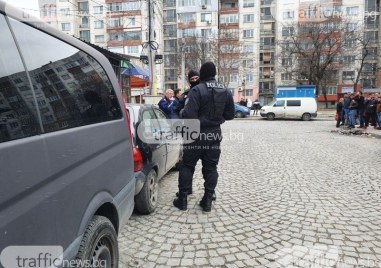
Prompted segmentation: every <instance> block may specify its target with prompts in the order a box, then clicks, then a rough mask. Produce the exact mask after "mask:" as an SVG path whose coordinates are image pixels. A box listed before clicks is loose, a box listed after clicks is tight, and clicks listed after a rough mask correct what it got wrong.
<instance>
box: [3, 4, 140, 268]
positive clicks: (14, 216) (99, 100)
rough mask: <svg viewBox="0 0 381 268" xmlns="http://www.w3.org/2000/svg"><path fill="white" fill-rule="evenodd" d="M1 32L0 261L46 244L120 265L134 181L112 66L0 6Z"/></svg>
mask: <svg viewBox="0 0 381 268" xmlns="http://www.w3.org/2000/svg"><path fill="white" fill-rule="evenodd" d="M0 35H1V41H0V253H1V252H2V253H1V256H0V258H1V263H2V264H3V266H5V265H4V263H8V262H9V258H10V257H11V256H6V255H7V254H8V253H9V252H10V251H9V250H7V248H8V249H10V248H12V250H17V247H16V248H13V247H12V246H35V247H37V246H50V245H51V246H60V247H62V249H63V255H62V256H61V257H62V258H63V260H72V259H74V260H82V261H83V260H84V261H88V263H87V265H92V266H89V267H95V266H96V265H95V263H94V262H98V263H99V261H103V262H104V263H105V264H106V267H117V266H118V243H117V234H118V232H119V230H120V229H121V228H122V227H123V225H124V224H125V223H126V221H127V220H128V219H129V217H130V215H131V214H132V211H133V208H134V192H135V180H134V168H133V155H132V142H131V134H130V129H129V124H128V120H127V114H126V112H125V107H124V105H123V102H122V99H121V95H120V90H119V86H118V81H117V79H116V77H115V74H114V72H113V69H112V67H111V65H110V63H109V62H108V60H107V59H106V58H105V57H104V56H103V55H102V54H100V53H99V52H97V51H96V50H94V49H93V48H91V47H90V46H88V45H86V44H85V43H83V42H81V41H79V40H77V39H75V38H73V37H70V36H68V35H66V34H63V33H61V32H59V31H57V30H54V29H53V28H51V27H49V26H48V25H47V24H44V23H43V22H40V21H36V20H35V19H31V18H30V17H28V16H26V14H24V13H23V12H21V11H19V10H17V9H15V8H13V7H11V6H9V5H7V4H5V3H4V2H1V1H0ZM19 253H20V254H24V253H25V252H24V253H23V250H21V249H20V252H19ZM25 254H27V253H25ZM12 256H13V255H12ZM45 256H46V255H45ZM48 256H49V255H48ZM82 264H83V263H82ZM1 266H2V265H1V264H0V267H1ZM15 267H16V266H15ZM97 267H98V266H97ZM102 267H103V266H102Z"/></svg>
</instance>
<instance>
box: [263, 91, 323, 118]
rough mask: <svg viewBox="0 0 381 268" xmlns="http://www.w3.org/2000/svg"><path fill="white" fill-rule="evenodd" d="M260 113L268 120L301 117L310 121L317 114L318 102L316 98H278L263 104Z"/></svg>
mask: <svg viewBox="0 0 381 268" xmlns="http://www.w3.org/2000/svg"><path fill="white" fill-rule="evenodd" d="M260 114H261V116H262V117H266V118H267V119H268V120H273V119H274V118H300V119H302V120H303V121H308V120H310V119H311V118H312V117H316V116H317V104H316V100H315V98H305V97H303V98H278V99H276V100H274V101H272V102H270V103H269V104H267V105H265V106H263V107H262V108H261V112H260Z"/></svg>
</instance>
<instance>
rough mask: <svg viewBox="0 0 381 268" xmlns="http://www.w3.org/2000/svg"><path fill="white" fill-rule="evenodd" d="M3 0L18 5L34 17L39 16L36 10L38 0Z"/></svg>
mask: <svg viewBox="0 0 381 268" xmlns="http://www.w3.org/2000/svg"><path fill="white" fill-rule="evenodd" d="M4 2H6V3H9V4H12V5H14V6H16V7H19V8H21V9H23V10H25V11H26V12H28V13H31V14H33V15H34V16H36V17H40V15H39V12H38V0H4Z"/></svg>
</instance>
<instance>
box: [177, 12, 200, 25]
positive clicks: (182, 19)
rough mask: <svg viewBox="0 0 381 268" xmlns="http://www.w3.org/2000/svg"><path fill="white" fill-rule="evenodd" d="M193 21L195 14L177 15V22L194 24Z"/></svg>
mask: <svg viewBox="0 0 381 268" xmlns="http://www.w3.org/2000/svg"><path fill="white" fill-rule="evenodd" d="M195 19H196V16H195V13H181V14H179V19H178V22H180V23H190V22H194V21H195Z"/></svg>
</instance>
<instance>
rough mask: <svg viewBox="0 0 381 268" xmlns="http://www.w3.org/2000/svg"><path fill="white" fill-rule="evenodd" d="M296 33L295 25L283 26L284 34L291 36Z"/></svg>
mask: <svg viewBox="0 0 381 268" xmlns="http://www.w3.org/2000/svg"><path fill="white" fill-rule="evenodd" d="M293 34H294V28H293V27H283V28H282V36H291V35H293Z"/></svg>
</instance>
